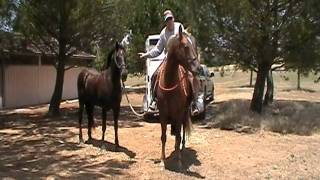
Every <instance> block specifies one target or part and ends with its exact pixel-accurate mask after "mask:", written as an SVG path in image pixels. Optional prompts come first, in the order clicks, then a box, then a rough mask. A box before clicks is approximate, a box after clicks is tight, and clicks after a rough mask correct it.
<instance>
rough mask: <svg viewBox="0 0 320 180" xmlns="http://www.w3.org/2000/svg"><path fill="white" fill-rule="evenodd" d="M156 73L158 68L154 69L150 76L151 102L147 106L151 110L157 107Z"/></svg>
mask: <svg viewBox="0 0 320 180" xmlns="http://www.w3.org/2000/svg"><path fill="white" fill-rule="evenodd" d="M158 73H159V70H156V71H155V72H154V74H153V76H152V77H151V89H152V91H151V98H152V99H151V103H150V105H149V108H150V109H151V110H153V111H154V110H156V108H157V87H158V86H157V80H158Z"/></svg>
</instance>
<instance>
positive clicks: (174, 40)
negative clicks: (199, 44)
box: [166, 35, 179, 52]
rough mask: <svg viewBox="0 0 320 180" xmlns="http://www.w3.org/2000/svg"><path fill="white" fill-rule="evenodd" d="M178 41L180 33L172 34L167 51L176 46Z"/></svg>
mask: <svg viewBox="0 0 320 180" xmlns="http://www.w3.org/2000/svg"><path fill="white" fill-rule="evenodd" d="M178 42H179V40H178V35H174V36H171V37H170V38H169V39H168V42H167V47H166V49H167V52H169V50H170V49H171V47H173V46H176V45H177V43H178Z"/></svg>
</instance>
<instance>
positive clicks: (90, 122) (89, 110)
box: [86, 104, 93, 141]
mask: <svg viewBox="0 0 320 180" xmlns="http://www.w3.org/2000/svg"><path fill="white" fill-rule="evenodd" d="M86 111H87V115H88V141H91V140H92V136H91V130H92V125H93V106H92V105H90V104H86Z"/></svg>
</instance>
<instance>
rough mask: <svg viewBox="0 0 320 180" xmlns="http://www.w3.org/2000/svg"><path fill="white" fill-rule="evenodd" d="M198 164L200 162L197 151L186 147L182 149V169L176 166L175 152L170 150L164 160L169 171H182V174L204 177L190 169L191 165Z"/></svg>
mask: <svg viewBox="0 0 320 180" xmlns="http://www.w3.org/2000/svg"><path fill="white" fill-rule="evenodd" d="M193 165H194V166H200V165H201V162H200V161H199V159H198V156H197V151H196V150H194V149H192V148H186V149H184V150H183V151H182V169H180V168H179V166H178V160H177V158H176V152H175V151H174V152H172V153H171V154H170V156H169V157H167V159H166V161H165V168H166V169H167V170H169V171H173V172H177V173H182V174H184V175H187V176H190V177H193V178H200V179H204V178H205V177H204V176H202V175H201V174H199V173H198V172H193V171H191V170H190V167H191V166H193Z"/></svg>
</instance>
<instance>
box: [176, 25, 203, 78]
mask: <svg viewBox="0 0 320 180" xmlns="http://www.w3.org/2000/svg"><path fill="white" fill-rule="evenodd" d="M179 41H180V42H179V43H180V45H179V52H180V54H181V57H182V58H181V62H180V64H181V65H182V66H183V67H185V68H186V69H188V70H189V71H190V72H191V73H192V74H198V73H199V70H200V69H201V68H200V67H201V66H200V61H199V60H198V55H197V51H196V49H195V46H193V44H192V40H191V39H190V38H189V36H188V35H186V34H184V33H183V32H182V29H181V28H180V29H179Z"/></svg>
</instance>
